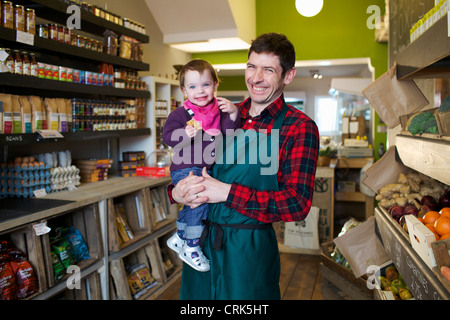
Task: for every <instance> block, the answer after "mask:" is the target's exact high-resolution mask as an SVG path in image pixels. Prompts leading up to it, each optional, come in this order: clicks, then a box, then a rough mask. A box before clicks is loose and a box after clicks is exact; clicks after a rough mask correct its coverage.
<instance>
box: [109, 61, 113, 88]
mask: <svg viewBox="0 0 450 320" xmlns="http://www.w3.org/2000/svg"><path fill="white" fill-rule="evenodd" d="M108 76H109V82H108V83H109V86H110V87H114V67H113V65H112V64H111V63H110V64H109V65H108Z"/></svg>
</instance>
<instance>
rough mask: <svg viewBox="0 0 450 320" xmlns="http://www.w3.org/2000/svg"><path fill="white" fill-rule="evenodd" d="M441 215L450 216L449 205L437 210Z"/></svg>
mask: <svg viewBox="0 0 450 320" xmlns="http://www.w3.org/2000/svg"><path fill="white" fill-rule="evenodd" d="M439 213H440V214H441V216H442V217H447V218H450V207H444V208H442V209H441V211H439Z"/></svg>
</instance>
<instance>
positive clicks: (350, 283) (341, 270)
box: [320, 241, 374, 299]
mask: <svg viewBox="0 0 450 320" xmlns="http://www.w3.org/2000/svg"><path fill="white" fill-rule="evenodd" d="M334 246H335V245H334V243H333V242H332V241H331V242H327V243H323V244H322V245H321V254H320V260H321V274H322V276H323V277H324V278H326V279H327V280H329V281H330V282H331V283H333V284H334V285H335V286H336V287H338V288H339V289H341V290H342V291H344V292H345V293H346V294H348V295H351V296H352V297H353V298H358V299H373V295H374V293H373V290H370V289H369V288H367V277H366V276H365V275H364V276H362V277H361V278H355V275H354V273H353V272H352V271H351V270H349V269H347V268H345V267H344V266H342V265H340V264H339V263H337V262H336V261H334V260H333V259H332V258H331V253H332V252H333V250H334Z"/></svg>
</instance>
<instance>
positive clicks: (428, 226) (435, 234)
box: [425, 223, 439, 241]
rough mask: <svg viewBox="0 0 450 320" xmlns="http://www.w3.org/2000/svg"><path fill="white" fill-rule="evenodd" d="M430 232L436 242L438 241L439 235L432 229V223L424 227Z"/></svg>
mask: <svg viewBox="0 0 450 320" xmlns="http://www.w3.org/2000/svg"><path fill="white" fill-rule="evenodd" d="M425 227H427V228H428V229H429V230H430V231H431V232H433V233H434V236H435V237H436V241H437V240H439V234H438V233H437V232H436V229H435V228H434V225H433V224H432V223H427V224H426V225H425Z"/></svg>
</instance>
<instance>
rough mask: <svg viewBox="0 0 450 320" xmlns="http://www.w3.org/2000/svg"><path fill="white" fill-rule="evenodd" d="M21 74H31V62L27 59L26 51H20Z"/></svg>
mask: <svg viewBox="0 0 450 320" xmlns="http://www.w3.org/2000/svg"><path fill="white" fill-rule="evenodd" d="M22 74H23V75H24V76H31V62H30V60H29V59H28V53H27V52H25V51H24V52H22Z"/></svg>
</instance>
